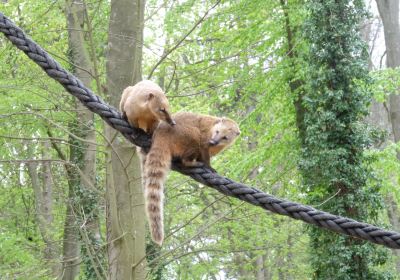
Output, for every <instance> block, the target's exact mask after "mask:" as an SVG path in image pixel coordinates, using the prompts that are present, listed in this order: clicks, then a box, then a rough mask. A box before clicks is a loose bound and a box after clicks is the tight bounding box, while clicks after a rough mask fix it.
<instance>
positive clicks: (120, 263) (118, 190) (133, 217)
mask: <svg viewBox="0 0 400 280" xmlns="http://www.w3.org/2000/svg"><path fill="white" fill-rule="evenodd" d="M143 15H144V1H142V0H119V1H117V0H112V1H111V14H110V24H109V32H108V34H109V39H108V53H107V89H108V92H109V96H108V101H109V102H110V103H111V104H112V105H113V106H115V107H117V105H118V103H119V99H120V97H121V93H122V91H123V89H124V88H125V87H127V86H128V85H132V84H134V83H136V82H138V81H140V80H141V60H142V46H143V20H144V16H143ZM105 132H106V137H107V139H108V140H107V141H108V143H109V144H108V147H107V152H108V156H107V167H106V169H107V174H106V185H107V210H106V211H107V243H108V248H107V249H108V263H109V278H110V279H124V280H125V279H126V280H131V279H132V280H133V279H135V280H136V279H145V276H146V275H145V274H146V270H145V269H146V257H145V216H146V215H145V212H144V200H143V192H142V186H141V178H140V161H139V158H138V155H137V153H136V149H135V147H134V146H132V144H130V143H127V141H125V140H124V139H122V138H121V137H119V136H118V134H117V132H116V131H115V130H113V129H112V128H110V127H108V126H106V128H105Z"/></svg>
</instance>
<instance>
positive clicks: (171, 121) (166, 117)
mask: <svg viewBox="0 0 400 280" xmlns="http://www.w3.org/2000/svg"><path fill="white" fill-rule="evenodd" d="M161 112H162V113H163V114H164V118H163V119H164V120H165V121H166V122H167V123H168V124H170V125H176V122H175V121H174V119H173V118H171V114H170V113H169V112H168V110H166V109H162V110H161Z"/></svg>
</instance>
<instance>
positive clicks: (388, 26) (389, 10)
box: [376, 0, 400, 273]
mask: <svg viewBox="0 0 400 280" xmlns="http://www.w3.org/2000/svg"><path fill="white" fill-rule="evenodd" d="M376 3H377V5H378V10H379V14H380V17H381V19H382V23H383V29H384V36H385V45H386V66H387V67H388V68H396V67H399V66H400V23H399V0H376ZM388 107H389V108H388V111H389V117H390V124H391V134H392V136H393V140H394V142H398V141H399V140H400V95H399V92H397V94H396V93H392V94H391V95H390V96H389V102H388ZM397 158H398V159H399V160H400V153H397ZM386 206H387V208H388V216H389V221H390V223H391V224H392V226H393V228H394V229H395V230H396V231H399V230H400V220H399V209H398V205H397V202H396V201H395V199H394V197H393V196H392V195H389V196H388V197H387V198H386ZM393 252H394V254H395V255H396V256H397V258H396V261H395V262H396V270H397V272H398V273H400V252H398V250H393Z"/></svg>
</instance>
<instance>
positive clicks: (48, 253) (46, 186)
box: [27, 142, 60, 277]
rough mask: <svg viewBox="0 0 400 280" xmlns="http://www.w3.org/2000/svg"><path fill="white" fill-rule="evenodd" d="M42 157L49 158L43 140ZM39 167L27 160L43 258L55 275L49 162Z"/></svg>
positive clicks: (55, 248)
mask: <svg viewBox="0 0 400 280" xmlns="http://www.w3.org/2000/svg"><path fill="white" fill-rule="evenodd" d="M29 145H31V144H30V143H28V144H27V147H28V153H29V154H30V155H29V156H30V157H31V158H33V154H32V153H31V149H30V148H29ZM44 146H45V147H44V149H43V156H42V157H43V158H45V159H46V158H50V156H49V155H48V150H49V146H50V144H49V143H48V142H45V144H44ZM41 165H42V166H41V168H40V167H39V165H38V164H37V163H35V162H28V163H27V168H28V174H29V177H30V178H31V183H32V188H33V193H34V195H35V215H36V221H37V224H38V227H39V232H40V235H41V236H42V239H43V242H44V244H45V249H44V252H43V255H44V259H45V260H46V262H47V264H48V265H49V268H50V271H51V275H52V276H53V277H57V276H58V275H59V273H60V265H59V261H58V258H59V250H58V248H57V245H56V244H57V243H56V240H55V237H54V234H53V233H54V228H53V219H54V217H53V176H52V174H51V166H50V162H43V163H42V164H41Z"/></svg>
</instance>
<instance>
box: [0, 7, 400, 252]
mask: <svg viewBox="0 0 400 280" xmlns="http://www.w3.org/2000/svg"><path fill="white" fill-rule="evenodd" d="M0 31H1V32H2V33H4V35H5V36H6V37H7V38H8V39H9V40H10V41H11V42H12V43H13V44H14V45H15V46H16V47H17V48H19V49H20V50H22V51H23V52H24V53H25V54H26V55H27V56H28V57H29V58H31V59H32V60H33V61H34V62H36V64H38V65H39V66H40V67H42V69H43V70H44V71H45V72H46V73H47V74H48V75H49V76H50V77H51V78H53V79H55V80H56V81H58V82H59V83H60V84H61V85H62V86H63V87H64V88H65V89H66V90H67V91H68V92H69V93H70V94H72V95H73V96H75V97H76V98H78V99H79V100H80V101H81V102H82V103H83V104H84V105H85V106H86V107H87V108H88V109H89V110H91V111H92V112H94V113H96V114H98V115H100V117H101V118H102V119H103V120H104V121H105V122H107V123H108V124H109V125H110V126H112V127H113V128H114V129H116V130H118V131H119V132H121V133H122V135H124V136H125V138H127V139H128V140H129V141H130V142H132V143H133V144H135V145H137V146H139V147H142V148H145V149H148V148H149V147H150V146H151V139H150V137H149V135H147V134H146V133H144V132H143V131H142V130H140V129H136V128H133V127H131V126H130V125H129V123H128V122H127V121H125V120H124V119H123V118H122V116H121V113H120V112H118V111H117V110H116V109H115V108H113V107H111V106H110V105H108V104H106V103H105V102H104V101H103V100H101V98H100V97H98V96H96V95H95V94H94V93H93V92H92V91H91V90H90V89H88V88H86V87H85V86H84V85H83V83H82V82H81V81H79V80H78V79H77V78H76V77H74V76H73V75H72V74H71V73H69V72H67V71H66V70H65V69H63V68H62V67H61V66H60V64H58V63H57V62H56V61H55V60H54V59H53V58H52V57H51V56H50V55H49V54H48V53H46V51H44V50H43V49H42V48H41V47H40V46H39V45H37V44H36V43H35V42H33V41H32V40H31V39H30V38H28V37H27V36H26V35H25V34H24V32H23V31H22V30H21V29H20V28H18V27H17V26H16V25H15V24H14V23H13V22H12V21H11V20H9V19H8V18H7V17H5V16H4V15H3V14H2V13H0ZM172 169H173V170H175V171H178V172H180V173H182V174H185V175H187V176H190V177H192V178H193V179H194V180H196V181H198V182H200V183H202V184H204V185H207V186H209V187H212V188H214V189H216V190H217V191H219V192H221V193H223V194H225V195H228V196H232V197H236V198H238V199H240V200H243V201H246V202H248V203H250V204H253V205H256V206H259V207H262V208H264V209H266V210H269V211H271V212H274V213H277V214H280V215H285V216H289V217H291V218H294V219H297V220H302V221H304V222H306V223H309V224H313V225H316V226H318V227H321V228H325V229H328V230H331V231H334V232H338V233H342V234H346V235H349V236H353V237H356V238H360V239H364V240H367V241H370V242H373V243H376V244H381V245H384V246H386V247H389V248H395V249H399V248H400V234H399V233H397V232H394V231H387V230H384V229H381V228H378V227H376V226H373V225H370V224H366V223H360V222H357V221H355V220H352V219H349V218H344V217H340V216H336V215H332V214H329V213H326V212H323V211H320V210H317V209H314V208H312V207H310V206H305V205H302V204H299V203H295V202H290V201H287V200H283V199H279V198H276V197H274V196H272V195H268V194H266V193H263V192H262V191H260V190H258V189H256V188H253V187H249V186H246V185H244V184H241V183H237V182H235V181H232V180H231V179H229V178H226V177H223V176H220V175H218V174H217V173H215V172H213V171H212V170H210V169H208V168H205V167H201V168H184V167H182V166H178V165H176V164H173V166H172Z"/></svg>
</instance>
